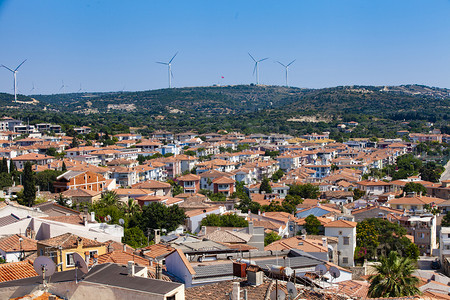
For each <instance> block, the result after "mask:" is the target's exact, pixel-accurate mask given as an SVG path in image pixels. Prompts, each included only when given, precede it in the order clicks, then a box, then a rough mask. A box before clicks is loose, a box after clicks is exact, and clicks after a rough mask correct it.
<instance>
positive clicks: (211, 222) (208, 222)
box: [200, 214, 248, 227]
mask: <svg viewBox="0 0 450 300" xmlns="http://www.w3.org/2000/svg"><path fill="white" fill-rule="evenodd" d="M200 225H201V226H215V227H247V226H248V221H246V220H245V219H244V218H242V217H239V216H238V215H236V214H226V215H216V214H209V215H207V216H206V217H205V218H203V220H202V221H201V223H200Z"/></svg>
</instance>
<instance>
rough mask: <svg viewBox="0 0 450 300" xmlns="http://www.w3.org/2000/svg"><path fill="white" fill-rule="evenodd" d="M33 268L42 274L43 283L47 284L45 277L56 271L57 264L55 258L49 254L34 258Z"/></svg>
mask: <svg viewBox="0 0 450 300" xmlns="http://www.w3.org/2000/svg"><path fill="white" fill-rule="evenodd" d="M33 268H34V270H35V271H36V273H38V274H39V275H40V276H42V284H43V285H44V286H45V285H47V282H46V281H45V277H50V276H52V275H53V273H55V270H56V266H55V263H54V262H53V260H51V259H50V258H48V257H47V256H39V257H38V258H36V259H35V260H34V263H33Z"/></svg>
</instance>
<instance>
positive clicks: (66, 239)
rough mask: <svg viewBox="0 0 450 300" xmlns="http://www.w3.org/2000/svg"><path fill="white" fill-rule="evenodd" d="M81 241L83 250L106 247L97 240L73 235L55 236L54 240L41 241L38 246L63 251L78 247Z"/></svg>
mask: <svg viewBox="0 0 450 300" xmlns="http://www.w3.org/2000/svg"><path fill="white" fill-rule="evenodd" d="M78 239H81V241H82V242H83V248H85V247H98V246H102V245H104V243H100V242H98V241H95V240H91V239H87V238H83V237H80V236H77V235H75V234H72V233H64V234H62V235H58V236H55V237H53V238H50V239H47V240H42V241H39V242H38V244H41V245H44V246H48V247H59V246H61V247H62V248H63V249H72V248H76V247H77V241H78Z"/></svg>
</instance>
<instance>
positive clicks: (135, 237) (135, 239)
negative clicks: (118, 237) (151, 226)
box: [122, 227, 148, 248]
mask: <svg viewBox="0 0 450 300" xmlns="http://www.w3.org/2000/svg"><path fill="white" fill-rule="evenodd" d="M122 243H124V244H127V245H130V246H131V247H133V248H142V247H145V246H147V244H148V239H147V237H146V236H145V234H144V232H143V231H142V230H141V229H140V228H139V227H133V228H126V229H125V231H124V234H123V238H122Z"/></svg>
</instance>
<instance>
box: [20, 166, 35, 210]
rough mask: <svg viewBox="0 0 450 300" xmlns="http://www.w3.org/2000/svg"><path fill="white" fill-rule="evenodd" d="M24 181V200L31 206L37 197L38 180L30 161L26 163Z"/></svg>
mask: <svg viewBox="0 0 450 300" xmlns="http://www.w3.org/2000/svg"><path fill="white" fill-rule="evenodd" d="M22 181H23V197H24V201H25V203H27V204H28V206H29V207H31V206H33V204H34V200H35V199H36V180H35V175H34V172H33V170H32V165H31V163H30V162H26V163H25V166H24V171H23V177H22Z"/></svg>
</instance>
